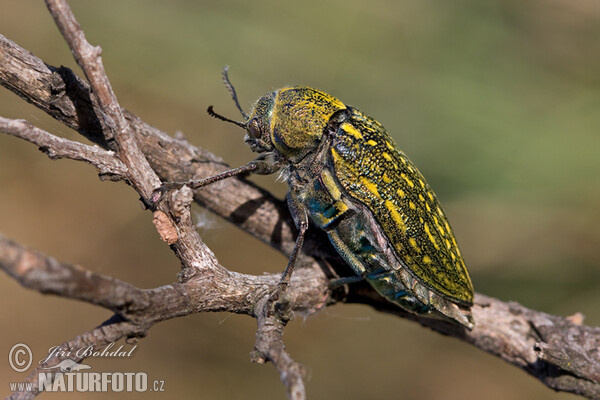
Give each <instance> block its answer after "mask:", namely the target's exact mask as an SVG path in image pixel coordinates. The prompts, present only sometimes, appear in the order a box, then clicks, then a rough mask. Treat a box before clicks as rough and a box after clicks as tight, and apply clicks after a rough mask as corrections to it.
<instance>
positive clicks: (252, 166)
mask: <svg viewBox="0 0 600 400" xmlns="http://www.w3.org/2000/svg"><path fill="white" fill-rule="evenodd" d="M281 167H283V163H282V162H281V161H280V160H273V159H272V158H269V157H268V156H266V155H261V156H260V157H258V158H257V159H256V160H254V161H250V162H249V163H248V164H246V165H243V166H241V167H238V168H233V169H230V170H227V171H223V172H221V173H219V174H216V175H213V176H210V177H208V178H204V179H200V180H197V181H188V182H167V183H163V184H162V185H161V186H160V188H158V189H156V191H155V192H156V193H157V194H161V193H166V192H168V191H169V190H174V189H180V188H182V187H183V186H187V187H189V188H191V189H200V188H202V187H204V186H208V185H210V184H212V183H215V182H219V181H222V180H223V179H227V178H231V177H233V176H238V175H244V174H250V173H254V174H259V175H269V174H272V173H274V172H276V171H277V170H279V169H280V168H281ZM156 197H158V198H160V197H159V196H156Z"/></svg>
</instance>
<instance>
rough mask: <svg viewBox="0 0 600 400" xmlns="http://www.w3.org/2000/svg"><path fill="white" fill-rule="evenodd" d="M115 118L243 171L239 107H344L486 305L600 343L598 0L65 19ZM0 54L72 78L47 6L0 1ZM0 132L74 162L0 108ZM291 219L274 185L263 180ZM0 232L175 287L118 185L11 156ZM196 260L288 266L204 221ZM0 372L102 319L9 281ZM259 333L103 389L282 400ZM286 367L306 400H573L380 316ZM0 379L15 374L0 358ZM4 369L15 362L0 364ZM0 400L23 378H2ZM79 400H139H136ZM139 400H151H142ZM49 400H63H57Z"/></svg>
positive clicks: (3, 162) (20, 148) (217, 323)
mask: <svg viewBox="0 0 600 400" xmlns="http://www.w3.org/2000/svg"><path fill="white" fill-rule="evenodd" d="M69 3H70V4H71V6H72V8H73V10H74V12H75V15H76V17H77V19H78V20H79V22H80V23H81V25H82V27H83V28H84V30H85V33H86V35H87V38H88V40H89V41H90V42H91V43H92V44H94V45H100V46H101V47H102V48H103V54H102V56H103V61H104V65H105V68H106V71H107V72H108V75H109V78H110V79H111V82H112V85H113V88H114V90H115V92H116V94H117V96H118V98H119V100H120V102H121V104H122V105H123V106H125V107H126V108H128V109H129V110H131V111H133V112H134V113H136V114H137V115H139V116H140V117H141V118H142V119H144V120H146V121H147V122H149V123H150V124H153V125H155V126H157V127H159V128H160V129H163V130H165V131H167V132H169V133H171V134H173V133H175V132H176V131H182V132H183V133H184V134H185V135H186V136H187V137H188V139H189V140H190V141H191V142H192V143H194V144H196V145H198V146H202V147H204V148H207V149H209V150H211V151H213V152H215V153H217V154H219V155H220V156H222V157H223V158H224V159H225V160H227V161H228V162H229V163H230V164H231V165H233V166H238V165H241V164H243V163H245V162H247V161H249V160H250V159H252V158H253V154H252V153H251V152H250V151H249V150H248V149H247V148H246V146H245V145H244V143H243V141H242V135H243V133H242V132H241V131H240V130H239V129H237V128H236V127H234V126H232V125H230V124H225V123H223V122H221V121H217V120H215V119H212V118H210V117H208V115H207V114H206V112H205V110H206V107H207V106H208V105H210V104H213V105H215V109H216V110H217V111H218V112H220V113H222V114H223V115H227V116H230V117H232V118H234V119H235V118H239V115H238V112H237V110H236V109H235V107H234V105H233V103H232V101H231V99H230V97H229V94H228V93H227V91H226V90H225V88H224V87H223V85H222V82H221V78H220V73H221V69H222V67H223V66H224V65H230V67H231V70H230V77H231V79H232V81H233V83H234V84H235V85H236V88H237V90H238V94H239V96H240V98H241V103H242V105H243V106H244V107H246V109H249V108H250V106H251V104H252V102H253V101H255V100H256V99H257V98H259V97H260V96H262V95H263V94H265V93H266V92H268V91H271V90H273V89H276V88H279V87H281V86H283V85H290V84H292V85H293V84H302V85H309V86H313V87H316V88H319V89H321V90H324V91H326V92H329V93H332V94H334V95H335V96H337V97H338V98H340V99H341V100H342V101H344V102H345V103H346V104H350V105H353V106H356V107H358V108H359V109H361V110H363V111H364V112H366V113H368V114H369V115H371V116H373V117H374V118H376V119H377V120H378V121H380V122H381V123H383V124H384V125H385V126H386V128H387V129H388V131H389V132H390V134H391V135H392V136H393V137H394V139H395V140H396V142H397V143H398V144H399V146H400V147H401V148H402V150H404V151H405V153H406V154H407V155H408V156H409V157H410V158H411V159H412V160H413V161H414V162H415V163H416V164H417V166H418V167H419V168H420V170H421V171H422V172H423V174H424V175H425V176H426V177H427V179H428V181H429V183H430V184H431V185H432V186H433V188H434V189H435V191H436V193H437V195H438V197H439V199H440V201H441V202H442V204H443V206H444V208H445V210H446V212H447V214H448V215H449V218H450V221H451V223H452V226H453V228H454V231H455V234H456V236H457V239H458V242H459V244H460V247H461V250H462V253H463V255H464V257H465V260H466V262H467V265H468V267H469V271H470V272H471V276H472V279H473V283H474V285H475V289H476V291H478V292H481V293H484V294H486V295H490V296H494V297H498V298H500V299H503V300H507V301H508V300H513V301H517V302H519V303H521V304H523V305H525V306H527V307H530V308H534V309H537V310H542V311H545V312H548V313H552V314H557V315H563V316H566V315H571V314H573V313H575V312H582V313H583V314H584V315H585V316H586V320H585V323H586V324H589V325H596V326H597V325H599V324H600V291H599V290H598V288H599V284H600V251H599V246H600V230H598V226H599V224H600V211H599V210H600V208H599V206H598V205H599V204H600V178H599V176H600V160H599V157H598V154H599V150H600V112H599V111H598V110H599V109H600V41H599V40H598V38H599V37H600V3H598V2H597V1H595V0H569V1H559V0H545V1H542V0H528V1H489V2H481V1H478V0H457V1H453V2H442V1H432V0H419V1H416V0H402V1H397V0H372V1H369V2H361V1H357V0H345V1H339V0H335V1H328V2H323V1H321V0H305V1H302V2H281V1H265V0H254V1H252V2H245V1H241V0H240V1H226V0H221V1H192V0H188V1H184V0H173V1H148V0H145V1H142V0H129V1H117V0H104V1H84V0H70V1H69ZM0 10H1V11H0V33H1V34H3V35H5V36H6V37H8V38H9V39H11V40H13V41H15V42H16V43H18V44H19V45H21V46H23V47H25V48H26V49H28V50H30V51H31V52H33V53H34V54H35V55H37V56H38V57H40V58H42V59H43V60H44V61H45V62H46V63H48V64H51V65H54V66H59V65H65V66H69V67H71V68H73V69H74V70H75V71H76V72H77V73H78V74H80V75H81V71H80V70H79V69H78V68H77V67H76V65H75V63H74V61H73V58H72V56H71V54H70V52H69V50H68V48H67V46H66V44H65V43H64V41H63V40H62V38H61V36H60V34H59V32H58V30H57V28H56V27H55V26H54V24H53V22H52V20H51V18H50V16H49V14H48V12H47V11H46V9H45V7H44V4H43V2H41V1H32V0H0ZM0 115H2V116H4V117H9V118H25V119H27V120H29V121H31V122H32V123H34V124H36V125H37V126H39V127H41V128H43V129H46V130H48V131H50V132H52V133H54V134H57V135H60V136H63V137H67V138H72V139H76V140H82V139H81V138H80V137H79V136H78V135H77V134H75V133H74V132H72V131H70V130H69V129H68V128H65V127H64V126H61V125H60V124H58V123H56V122H54V121H53V120H52V119H50V118H49V117H47V116H46V115H45V114H43V113H41V112H39V111H38V110H37V109H35V108H34V107H33V106H31V105H29V104H27V103H25V102H24V101H23V100H21V99H20V98H18V97H17V96H16V95H14V94H12V93H10V92H9V91H7V90H5V89H3V88H2V89H0ZM257 181H258V182H259V183H260V184H261V185H264V186H265V187H267V188H269V189H270V190H272V191H273V192H274V193H276V194H277V195H278V196H281V197H283V196H284V194H285V190H286V187H285V185H283V184H281V183H276V182H274V178H273V177H262V178H260V179H258V180H257ZM0 182H1V187H2V189H0V210H2V212H0V232H1V233H2V234H4V235H6V236H8V237H10V238H12V239H14V240H16V241H18V242H19V243H21V244H23V245H26V246H29V247H31V248H33V249H37V250H40V251H42V252H45V253H46V254H49V255H52V256H53V257H55V258H57V259H58V260H61V261H65V262H69V263H73V264H80V265H82V266H83V267H85V268H88V269H90V270H93V271H95V272H99V273H103V274H106V275H110V276H114V277H117V278H120V279H123V280H126V281H128V282H130V283H132V284H134V285H137V286H139V287H144V288H149V287H155V286H159V285H164V284H168V283H170V282H173V281H174V280H175V279H176V275H177V273H178V272H179V265H178V263H177V261H176V259H175V257H174V256H173V255H172V254H171V252H170V251H169V249H168V248H167V246H166V245H164V244H163V243H162V242H161V241H160V240H159V238H158V236H157V234H156V231H155V230H154V228H153V226H152V223H151V218H150V214H149V213H147V212H144V211H142V210H141V208H140V206H139V204H138V201H137V196H136V194H135V193H134V191H133V190H132V189H130V188H129V187H126V186H125V185H123V184H122V183H118V184H115V183H110V182H100V181H99V180H98V178H97V175H96V173H95V171H94V169H93V168H91V167H89V166H87V165H84V164H82V163H77V162H73V161H64V160H63V161H50V160H49V159H48V158H47V157H46V156H44V155H43V154H41V153H40V152H39V151H38V150H37V149H36V148H35V147H34V146H32V145H30V144H27V143H25V142H23V141H20V140H17V139H15V138H13V137H9V136H6V135H0ZM195 212H196V214H197V218H198V220H199V223H200V225H201V228H200V229H201V234H202V237H203V239H204V240H205V241H206V242H207V243H208V244H209V245H210V247H211V248H212V249H213V250H214V252H215V253H216V255H217V257H218V258H219V260H220V262H221V263H222V264H223V265H225V266H227V267H229V268H231V269H233V270H236V271H240V272H244V273H252V274H260V273H262V272H264V271H268V272H278V271H282V270H283V268H284V266H285V263H286V259H285V257H283V256H282V255H280V254H278V253H276V252H275V251H273V250H271V249H269V248H268V247H266V246H265V245H263V244H262V243H259V242H257V241H256V240H254V239H252V238H250V237H248V235H245V234H244V233H242V232H241V231H239V230H237V229H236V228H235V227H232V226H231V225H229V224H228V223H226V222H224V221H222V220H220V219H218V218H216V217H214V216H212V215H211V214H209V213H207V212H206V211H203V210H202V209H200V208H196V210H195ZM0 302H1V304H3V306H2V307H0V326H1V328H0V354H4V355H6V354H7V353H8V351H9V349H10V347H11V346H12V345H13V344H14V343H18V342H23V343H27V344H29V345H30V346H31V347H32V349H33V352H34V357H36V360H39V359H41V358H43V357H45V356H46V354H47V352H48V349H49V348H50V347H51V346H54V345H57V344H60V343H62V342H63V341H65V340H67V339H70V338H72V337H74V336H76V335H78V334H79V333H81V332H84V331H87V330H88V329H90V328H92V327H94V326H96V325H97V324H99V323H100V322H102V321H103V320H105V319H106V318H108V317H109V316H110V314H109V313H108V312H106V311H104V310H103V309H99V308H94V307H93V306H90V305H87V304H83V303H78V302H75V301H69V300H63V299H60V298H56V297H52V296H43V295H41V294H38V293H36V292H33V291H30V290H27V289H24V288H21V287H20V286H19V285H18V284H17V283H16V282H15V281H13V280H12V279H10V278H9V277H7V276H5V275H3V274H2V275H0ZM254 329H255V323H254V320H253V319H251V318H249V317H245V316H238V315H229V314H205V315H192V316H189V317H187V318H180V319H177V320H172V321H166V322H163V323H161V324H159V325H158V326H155V327H154V328H153V329H152V330H151V331H150V333H149V335H148V337H147V338H145V339H143V340H142V341H141V342H140V343H139V344H138V347H137V349H136V350H135V352H134V354H133V356H132V357H131V358H128V359H117V360H114V359H112V360H110V359H109V360H107V359H98V358H94V359H87V360H85V363H86V364H88V365H90V366H92V368H93V369H92V370H93V371H108V372H112V371H134V372H139V371H142V372H147V373H148V376H149V378H150V379H161V380H164V381H165V386H164V387H165V390H166V392H165V393H162V394H158V393H146V394H145V396H147V397H150V398H153V397H155V398H159V397H160V398H166V397H169V398H179V399H192V398H194V399H196V398H202V399H264V398H284V389H283V386H282V385H281V383H280V381H279V377H278V375H277V373H276V371H275V369H274V368H273V367H272V366H271V365H267V366H262V365H256V364H252V363H250V361H249V353H250V351H251V350H252V346H253V343H254ZM285 341H286V345H287V349H288V350H289V352H290V353H291V354H292V356H293V357H294V358H295V359H296V360H298V361H299V362H301V363H303V364H304V365H305V366H306V367H307V369H308V371H309V372H310V379H309V380H308V382H307V392H308V396H309V398H312V399H324V398H330V399H342V398H343V399H363V398H373V399H392V398H399V397H402V398H403V399H441V398H443V399H479V398H486V399H534V398H540V399H541V398H544V399H562V398H564V399H567V398H574V396H572V395H569V394H557V393H554V392H553V391H551V390H549V389H547V388H546V387H544V386H543V385H542V384H541V383H539V382H538V381H537V380H536V379H535V378H533V377H530V376H528V375H526V374H525V373H523V372H521V371H520V370H518V369H516V368H514V367H512V366H509V365H508V364H505V363H504V362H502V361H500V360H499V359H496V358H494V357H492V356H490V355H487V354H485V353H483V352H481V351H479V350H476V349H475V348H473V347H471V346H469V345H466V344H464V343H461V342H459V341H458V340H455V339H451V338H447V337H443V336H441V335H438V334H436V333H433V332H430V331H428V330H426V329H423V328H421V327H419V326H417V325H416V324H414V323H410V322H407V321H404V320H401V319H399V318H395V317H391V316H387V315H382V314H380V313H376V312H374V311H372V310H371V309H370V308H368V307H364V306H358V305H339V306H335V307H331V308H328V309H326V310H324V311H322V312H321V313H319V314H317V315H314V316H310V317H308V318H305V319H303V318H302V317H298V318H297V319H296V320H294V321H293V322H292V323H290V325H289V327H288V329H287V331H286V337H285ZM3 357H5V356H3ZM4 360H6V358H4ZM0 376H2V382H1V386H0V389H1V393H3V394H4V395H7V394H8V393H9V392H8V384H7V382H12V381H18V380H20V379H22V377H23V376H22V375H20V374H17V373H16V372H14V371H12V370H11V369H10V368H9V366H8V363H7V362H6V361H2V362H0ZM71 397H72V398H82V399H88V398H89V399H101V398H121V397H127V395H126V394H123V393H105V394H100V393H95V394H94V393H91V394H86V393H84V394H73V395H72V396H71ZM130 397H134V398H140V397H141V395H139V394H134V395H132V396H130ZM43 398H69V397H68V395H65V394H60V395H52V394H44V395H43Z"/></svg>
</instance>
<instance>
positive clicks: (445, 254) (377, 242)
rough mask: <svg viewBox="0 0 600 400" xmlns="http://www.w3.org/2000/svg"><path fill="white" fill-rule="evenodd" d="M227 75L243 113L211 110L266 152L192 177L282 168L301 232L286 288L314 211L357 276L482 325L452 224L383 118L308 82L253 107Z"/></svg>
mask: <svg viewBox="0 0 600 400" xmlns="http://www.w3.org/2000/svg"><path fill="white" fill-rule="evenodd" d="M223 81H224V82H225V85H226V87H227V88H228V90H229V92H230V94H231V96H232V98H233V100H234V102H235V104H236V107H237V108H238V110H239V111H240V113H241V114H242V116H243V118H244V121H243V122H238V121H234V120H232V119H229V118H226V117H224V116H222V115H220V114H217V113H216V112H215V111H214V110H213V107H212V106H210V107H209V108H208V113H209V114H210V115H211V116H213V117H215V118H218V119H221V120H223V121H226V122H230V123H233V124H236V125H238V126H240V127H242V128H244V129H245V130H246V135H245V137H244V141H245V142H246V144H247V145H248V146H250V148H251V149H252V151H254V152H257V153H259V156H258V157H257V158H256V159H255V160H254V161H251V162H249V163H248V164H246V165H244V166H242V167H239V168H234V169H231V170H228V171H225V172H223V173H220V174H217V175H215V176H212V177H209V178H206V179H203V180H200V181H194V182H189V183H187V185H188V186H190V187H192V188H194V189H196V188H200V187H202V186H206V185H208V184H210V183H213V182H217V181H219V180H222V179H226V178H229V177H232V176H236V175H240V174H249V173H254V174H265V175H266V174H272V173H275V172H277V171H281V172H282V176H284V177H285V180H287V183H288V185H289V191H288V194H287V203H288V206H289V209H290V212H291V215H292V217H293V219H294V222H295V225H296V227H297V229H298V236H297V239H296V243H295V246H294V249H293V251H292V254H291V255H290V258H289V261H288V265H287V267H286V269H285V272H284V273H283V275H282V278H281V281H280V284H279V288H280V290H283V291H285V289H286V287H287V285H288V284H289V281H290V277H291V274H292V271H293V269H294V264H295V261H296V258H297V255H298V252H299V251H300V249H301V247H302V244H303V241H304V237H305V234H306V231H307V229H308V228H309V221H312V223H313V225H315V226H316V227H317V228H319V229H322V230H324V231H325V232H326V233H327V235H328V237H329V239H330V241H331V243H332V244H333V246H334V247H335V249H336V250H337V251H338V253H339V254H340V255H341V256H342V258H343V259H344V260H345V261H346V262H347V263H348V264H349V265H350V267H351V268H352V269H353V270H354V272H355V273H356V274H357V275H358V277H360V278H362V279H365V280H366V281H367V282H368V283H370V284H371V285H372V286H373V288H375V290H376V291H377V292H379V294H381V295H382V296H383V297H385V298H386V299H387V300H389V301H391V302H393V303H395V304H397V305H398V306H400V307H402V308H403V309H405V310H407V311H409V312H412V313H415V314H421V315H425V316H428V317H432V318H438V319H443V320H447V321H453V322H455V323H458V324H460V325H462V326H464V327H466V328H468V329H472V328H473V326H474V322H473V318H472V315H471V311H470V308H471V306H472V304H473V285H472V283H471V279H470V277H469V273H468V271H467V269H466V266H465V263H464V261H463V258H462V256H461V253H460V250H459V248H458V245H457V243H456V238H455V237H454V233H453V232H452V229H451V227H450V225H449V223H448V219H447V218H446V215H445V213H444V211H443V210H442V208H441V206H440V204H439V202H438V200H437V198H436V196H435V194H434V193H433V191H432V190H431V187H430V186H429V184H428V183H427V182H426V181H425V178H424V177H423V175H422V174H421V173H420V172H419V170H418V169H417V168H416V166H415V165H414V164H413V163H412V162H411V161H410V160H409V159H408V158H407V157H406V155H404V153H403V152H401V151H400V150H399V149H398V147H397V146H396V145H395V144H394V142H393V140H392V138H391V137H390V136H389V135H388V133H387V131H386V130H385V128H384V127H383V126H382V125H381V124H380V123H379V122H377V121H376V120H375V119H373V118H371V117H369V116H368V115H366V114H364V113H363V112H361V111H359V110H358V109H356V108H354V107H351V106H348V105H346V104H344V103H342V102H341V101H340V100H338V99H337V98H335V97H333V96H331V95H329V94H326V93H324V92H322V91H319V90H317V89H313V88H310V87H304V86H295V87H284V88H281V89H278V90H275V91H273V92H270V93H268V94H266V95H265V96H263V97H261V98H260V99H259V100H258V101H257V102H256V104H255V105H254V107H253V110H252V112H251V113H250V114H246V113H245V112H244V110H243V109H242V107H241V106H240V104H239V101H238V98H237V94H236V91H235V89H234V87H233V85H232V84H231V82H230V80H229V77H228V69H227V67H226V68H225V69H224V71H223Z"/></svg>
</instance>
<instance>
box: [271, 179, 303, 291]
mask: <svg viewBox="0 0 600 400" xmlns="http://www.w3.org/2000/svg"><path fill="white" fill-rule="evenodd" d="M287 203H288V208H289V209H290V213H291V214H292V218H293V219H294V224H295V225H296V228H297V229H298V237H297V238H296V243H295V244H294V249H293V250H292V254H291V255H290V259H289V260H288V264H287V267H285V271H284V272H283V275H281V280H280V281H279V285H278V287H279V290H280V291H282V292H285V290H286V289H287V287H288V285H289V284H290V279H291V277H292V272H294V266H295V264H296V258H298V253H300V250H301V249H302V244H303V243H304V235H305V234H306V230H307V229H308V215H307V214H306V210H305V209H304V206H303V205H302V203H301V202H300V201H299V200H298V198H297V197H296V193H295V191H290V192H288V195H287Z"/></svg>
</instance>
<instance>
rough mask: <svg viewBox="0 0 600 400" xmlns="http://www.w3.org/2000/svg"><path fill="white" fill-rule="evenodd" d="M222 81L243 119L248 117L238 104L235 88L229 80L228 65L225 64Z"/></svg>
mask: <svg viewBox="0 0 600 400" xmlns="http://www.w3.org/2000/svg"><path fill="white" fill-rule="evenodd" d="M223 83H225V87H227V90H229V93H231V97H232V98H233V101H234V102H235V105H236V107H237V108H238V110H240V112H241V113H242V117H244V119H248V114H246V113H245V112H244V110H242V106H240V102H239V101H238V98H237V93H235V88H234V87H233V85H232V84H231V81H230V80H229V65H226V66H225V67H224V68H223Z"/></svg>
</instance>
